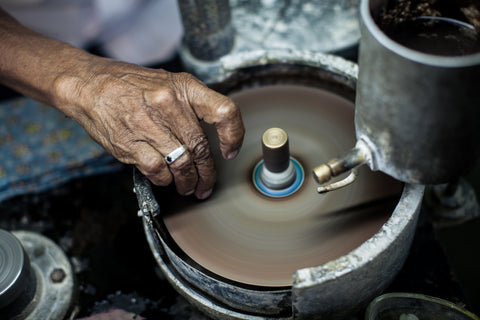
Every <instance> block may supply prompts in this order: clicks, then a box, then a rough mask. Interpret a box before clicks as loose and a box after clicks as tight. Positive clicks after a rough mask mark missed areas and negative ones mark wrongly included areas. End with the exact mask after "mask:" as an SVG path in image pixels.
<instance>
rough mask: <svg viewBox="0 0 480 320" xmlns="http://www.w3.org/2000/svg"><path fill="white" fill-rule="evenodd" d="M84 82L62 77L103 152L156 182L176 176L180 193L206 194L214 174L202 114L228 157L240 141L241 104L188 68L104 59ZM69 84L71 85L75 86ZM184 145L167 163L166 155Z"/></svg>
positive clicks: (81, 120) (78, 117)
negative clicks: (183, 70) (179, 70)
mask: <svg viewBox="0 0 480 320" xmlns="http://www.w3.org/2000/svg"><path fill="white" fill-rule="evenodd" d="M94 70H95V71H94V72H93V75H91V76H89V79H88V81H85V80H79V79H73V80H70V81H67V82H63V83H62V86H63V89H67V90H65V92H68V93H71V94H73V95H74V96H75V97H74V98H73V99H72V98H71V97H70V100H71V101H75V104H76V106H75V107H73V108H71V110H76V111H75V112H71V114H69V116H71V117H72V118H74V119H75V120H76V121H78V122H79V123H80V124H81V125H82V126H83V127H84V128H85V130H86V131H87V132H88V133H89V134H90V136H91V137H92V138H93V139H94V140H96V141H97V142H98V143H99V144H100V145H101V146H102V147H103V148H105V150H107V152H109V153H110V154H112V155H113V156H114V157H115V158H117V159H118V160H120V161H121V162H123V163H127V164H134V165H136V167H137V168H138V169H139V170H140V171H141V172H142V173H143V174H144V175H145V176H146V177H148V178H149V179H150V181H152V182H153V183H154V184H155V185H159V186H165V185H168V184H170V183H171V182H172V181H174V182H175V185H176V188H177V191H178V193H180V194H182V195H189V194H192V193H194V194H195V196H196V197H197V198H200V199H204V198H207V197H208V196H209V195H210V194H211V192H212V188H213V185H214V183H215V179H216V172H215V168H214V163H213V158H212V156H211V153H210V148H209V144H208V141H207V137H206V135H205V133H204V132H203V130H202V129H201V127H200V124H199V120H204V121H205V122H207V123H209V124H213V125H215V127H216V129H217V133H218V136H219V140H220V149H221V152H222V155H223V157H224V158H225V159H232V158H234V157H235V156H236V155H237V153H238V151H239V148H240V146H241V144H242V141H243V135H244V127H243V123H242V119H241V115H240V111H239V109H238V108H237V107H236V106H235V104H234V103H233V102H232V101H231V100H230V99H229V98H228V97H225V96H223V95H221V94H219V93H217V92H215V91H213V90H211V89H209V88H207V87H206V86H205V85H204V84H203V83H201V82H200V81H199V80H197V79H196V78H195V77H193V76H191V75H189V74H187V73H169V72H167V71H164V70H155V69H149V68H144V67H140V66H137V65H132V64H127V63H122V62H117V61H113V60H102V63H101V64H98V65H96V66H95V68H94ZM72 89H73V90H72ZM182 144H183V145H185V146H186V148H187V152H185V153H184V154H183V155H182V156H180V157H179V158H178V159H177V160H176V161H174V162H173V163H172V164H170V165H167V164H166V162H165V160H164V157H165V156H166V155H168V154H169V153H170V152H172V151H173V150H175V149H176V148H178V147H180V146H181V145H182Z"/></svg>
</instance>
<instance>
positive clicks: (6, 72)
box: [0, 9, 101, 116]
mask: <svg viewBox="0 0 480 320" xmlns="http://www.w3.org/2000/svg"><path fill="white" fill-rule="evenodd" d="M96 59H101V58H99V57H96V56H93V55H91V54H89V53H87V52H85V51H83V50H81V49H78V48H75V47H73V46H70V45H68V44H66V43H63V42H60V41H56V40H53V39H50V38H47V37H44V36H42V35H40V34H38V33H36V32H34V31H32V30H30V29H28V28H26V27H24V26H22V25H21V24H20V23H18V22H17V21H16V20H15V19H13V18H12V17H10V16H9V15H8V14H7V13H5V12H4V11H3V10H2V9H0V82H1V83H2V84H4V85H6V86H8V87H10V88H12V89H14V90H16V91H18V92H20V93H22V94H24V95H27V96H29V97H32V98H33V99H36V100H38V101H41V102H44V103H46V104H49V105H52V106H55V107H57V108H59V109H61V111H62V112H64V113H66V114H67V115H69V116H71V114H70V113H71V112H72V110H62V109H65V108H67V106H71V104H70V103H69V102H68V101H66V97H67V96H68V95H71V94H72V93H73V92H74V91H75V86H76V85H78V83H81V82H84V81H86V79H88V77H89V73H91V72H93V71H92V70H91V69H92V68H94V65H95V64H94V60H96ZM67 79H70V81H65V80H67ZM72 79H77V80H78V81H77V82H78V83H77V84H76V83H75V81H72Z"/></svg>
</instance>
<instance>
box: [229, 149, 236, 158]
mask: <svg viewBox="0 0 480 320" xmlns="http://www.w3.org/2000/svg"><path fill="white" fill-rule="evenodd" d="M237 154H238V149H237V150H235V151H232V152H230V153H229V154H227V159H228V160H232V159H233V158H235V157H236V156H237Z"/></svg>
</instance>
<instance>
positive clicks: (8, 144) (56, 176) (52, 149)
mask: <svg viewBox="0 0 480 320" xmlns="http://www.w3.org/2000/svg"><path fill="white" fill-rule="evenodd" d="M120 168H121V164H120V163H119V162H118V161H117V160H115V159H114V158H113V157H112V156H110V155H109V154H107V153H106V152H105V151H104V150H103V149H102V148H101V147H100V146H99V145H98V144H97V143H96V142H94V141H93V140H92V139H91V138H90V137H89V136H88V134H87V133H86V132H85V130H84V129H83V128H82V127H81V126H80V125H79V124H77V123H76V122H75V121H73V120H71V119H69V118H67V117H65V116H64V115H63V114H62V113H60V112H59V111H57V110H56V109H54V108H52V107H50V106H46V105H44V104H42V103H40V102H37V101H35V100H32V99H29V98H23V97H22V98H17V99H12V100H7V101H3V102H2V103H0V201H3V200H5V199H7V198H10V197H13V196H16V195H21V194H26V193H33V192H40V191H44V190H47V189H49V188H52V187H55V186H57V185H59V184H61V183H64V182H67V181H69V180H71V179H73V178H79V177H84V176H87V175H92V174H99V173H105V172H111V171H114V170H118V169H120Z"/></svg>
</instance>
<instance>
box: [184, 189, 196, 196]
mask: <svg viewBox="0 0 480 320" xmlns="http://www.w3.org/2000/svg"><path fill="white" fill-rule="evenodd" d="M194 192H195V189H194V190H190V191H188V192H187V193H185V195H186V196H190V195H192V194H193V193H194Z"/></svg>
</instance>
